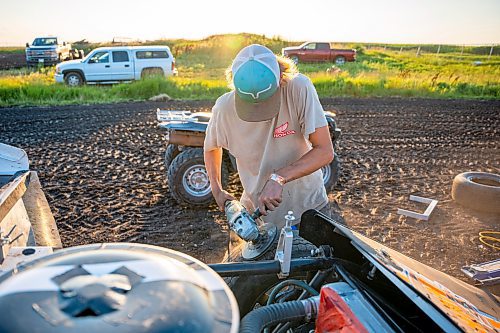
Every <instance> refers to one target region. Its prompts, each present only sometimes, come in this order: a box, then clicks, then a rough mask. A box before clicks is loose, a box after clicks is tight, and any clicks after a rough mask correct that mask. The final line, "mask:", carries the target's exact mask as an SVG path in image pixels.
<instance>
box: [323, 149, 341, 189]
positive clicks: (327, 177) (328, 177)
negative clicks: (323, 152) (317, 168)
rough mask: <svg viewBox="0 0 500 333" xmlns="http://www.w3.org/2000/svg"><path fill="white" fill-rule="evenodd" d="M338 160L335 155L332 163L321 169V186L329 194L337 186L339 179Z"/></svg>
mask: <svg viewBox="0 0 500 333" xmlns="http://www.w3.org/2000/svg"><path fill="white" fill-rule="evenodd" d="M340 171H341V169H340V159H339V156H338V155H337V154H335V155H334V157H333V161H332V162H331V163H330V164H328V165H325V166H324V167H322V168H321V172H322V173H323V184H324V185H325V189H326V191H327V192H330V191H331V190H332V189H333V188H334V187H335V185H337V183H338V181H339V177H340Z"/></svg>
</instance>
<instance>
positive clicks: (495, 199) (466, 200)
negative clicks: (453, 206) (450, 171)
mask: <svg viewBox="0 0 500 333" xmlns="http://www.w3.org/2000/svg"><path fill="white" fill-rule="evenodd" d="M451 196H452V198H453V200H455V201H456V202H457V203H459V204H461V205H462V206H465V207H469V208H472V209H475V210H478V211H483V212H491V213H500V204H499V203H500V175H497V174H494V173H487V172H464V173H461V174H459V175H457V176H456V177H455V179H453V185H452V188H451Z"/></svg>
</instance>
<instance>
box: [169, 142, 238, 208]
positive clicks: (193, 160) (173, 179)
mask: <svg viewBox="0 0 500 333" xmlns="http://www.w3.org/2000/svg"><path fill="white" fill-rule="evenodd" d="M195 166H197V168H198V169H199V170H200V172H204V173H205V174H206V168H205V160H204V158H203V148H189V149H186V150H184V151H182V152H181V153H179V154H178V155H177V156H176V157H175V158H174V160H173V161H172V163H171V164H170V167H169V168H168V172H167V181H168V186H169V188H170V194H171V195H172V197H173V198H174V199H175V200H176V201H177V202H178V203H179V204H182V205H187V206H191V207H198V208H199V207H206V206H208V205H209V204H210V203H212V202H213V200H214V198H213V195H212V192H211V191H210V183H208V190H206V191H204V192H203V195H201V193H200V195H193V194H192V193H190V192H189V191H188V190H187V189H186V188H185V186H184V183H183V178H184V176H185V173H186V172H188V170H190V168H191V169H192V168H194V167H195ZM228 178H229V176H228V171H227V165H226V164H225V163H222V165H221V181H222V186H223V187H225V186H226V184H225V182H226V181H227V179H228Z"/></svg>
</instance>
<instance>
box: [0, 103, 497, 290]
mask: <svg viewBox="0 0 500 333" xmlns="http://www.w3.org/2000/svg"><path fill="white" fill-rule="evenodd" d="M212 103H213V102H210V101H207V102H180V101H172V102H167V103H128V104H114V105H98V106H84V105H77V106H64V107H36V108H6V109H0V142H4V143H8V144H11V145H15V146H18V147H21V148H23V149H25V150H26V152H27V153H28V156H29V157H30V161H31V167H32V169H34V170H37V171H38V172H39V176H40V179H41V181H42V185H43V188H44V190H45V193H46V195H47V198H48V201H49V204H50V206H51V208H52V210H53V213H54V215H55V218H56V221H57V224H58V227H59V230H60V234H61V237H62V241H63V244H64V246H72V245H80V244H89V243H96V242H118V241H131V242H141V243H148V244H154V245H160V246H165V247H169V248H172V249H175V250H179V251H183V252H186V253H188V254H191V255H193V256H195V257H197V258H199V259H201V260H203V261H205V262H217V261H220V260H221V258H222V257H223V255H224V252H225V249H226V245H227V239H228V236H227V228H226V226H225V221H224V217H223V214H222V213H220V212H218V211H217V209H216V206H215V205H212V206H211V207H210V208H209V209H201V210H194V209H190V208H186V207H180V206H179V205H178V204H177V203H176V202H175V201H174V200H173V199H172V198H171V197H170V195H169V193H168V184H167V182H166V176H165V169H164V167H163V153H164V149H165V140H164V137H163V132H162V131H161V130H160V129H159V128H157V126H156V125H157V122H156V115H155V110H156V108H157V107H161V108H165V109H172V110H175V109H181V110H194V111H208V110H210V108H211V106H212ZM322 103H323V106H324V108H325V110H333V111H335V112H336V113H337V116H338V117H337V118H338V125H339V127H341V129H342V133H343V137H342V140H341V143H340V148H339V149H338V153H339V155H340V157H341V159H342V166H343V172H342V176H341V179H340V183H339V184H338V185H337V187H336V188H335V190H334V191H333V192H331V193H330V199H331V200H337V201H338V203H339V205H340V207H341V209H342V213H343V215H344V218H345V220H346V222H347V223H348V225H349V226H350V227H351V228H353V229H354V230H356V231H359V232H361V233H363V234H366V235H367V236H369V237H371V238H373V239H375V240H377V241H380V242H382V243H384V244H386V245H388V246H390V247H392V248H394V249H396V250H399V251H401V252H402V253H404V254H407V255H409V256H411V257H413V258H415V259H417V260H420V261H422V262H424V263H426V264H428V265H430V266H432V267H434V268H437V269H439V270H442V271H444V272H446V273H449V274H451V275H453V276H456V277H459V278H460V279H463V280H467V279H466V278H465V277H464V275H463V274H462V273H461V272H460V267H461V266H463V265H466V264H470V263H479V262H484V261H487V260H492V259H496V258H498V255H499V252H498V251H496V250H494V249H491V248H488V247H486V246H483V245H481V243H480V242H479V240H478V233H479V231H482V230H495V231H500V216H498V215H491V214H480V213H477V212H474V211H470V210H467V209H463V208H461V207H459V206H458V205H456V204H455V203H454V202H453V201H452V199H451V196H450V190H451V184H452V180H453V177H454V176H455V175H457V174H458V173H461V172H465V171H469V170H477V171H488V172H496V173H500V135H499V129H500V101H454V100H422V99H416V100H413V99H328V100H322ZM230 191H232V192H239V183H238V180H237V177H233V179H232V182H231V184H230ZM410 194H416V195H421V196H424V197H428V198H433V199H437V200H439V203H438V205H437V208H436V209H435V211H434V212H433V214H432V215H431V218H430V220H429V221H427V222H426V221H417V220H414V219H411V218H406V217H403V216H400V215H397V214H396V210H397V208H407V209H411V210H418V211H423V209H425V207H424V206H422V205H421V204H416V203H413V202H410V201H409V200H408V197H409V195H410ZM499 204H500V203H499Z"/></svg>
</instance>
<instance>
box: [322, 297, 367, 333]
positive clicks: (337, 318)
mask: <svg viewBox="0 0 500 333" xmlns="http://www.w3.org/2000/svg"><path fill="white" fill-rule="evenodd" d="M333 332H340V333H351V332H352V333H354V332H356V333H357V332H359V333H361V332H362V333H365V332H366V333H367V332H368V331H367V330H366V328H365V327H364V326H363V324H361V322H360V321H359V320H358V318H356V315H355V314H354V313H353V312H352V311H351V309H350V308H349V306H348V305H347V304H346V303H345V302H344V300H343V299H342V298H341V297H340V296H339V294H337V293H336V292H335V291H334V290H333V289H330V288H322V289H321V296H320V301H319V311H318V318H317V319H316V331H315V333H333Z"/></svg>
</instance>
